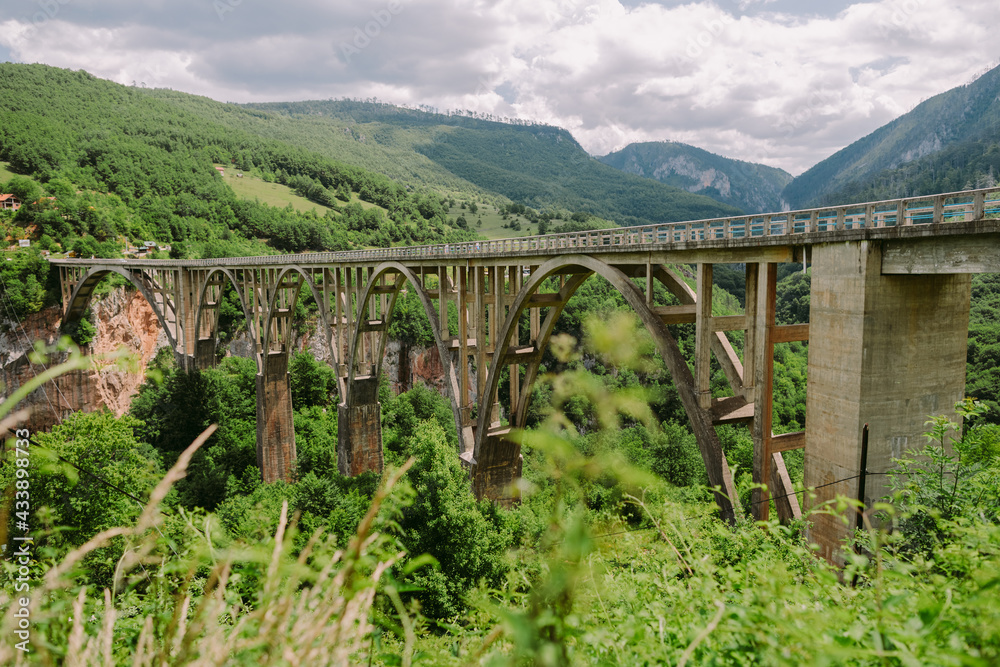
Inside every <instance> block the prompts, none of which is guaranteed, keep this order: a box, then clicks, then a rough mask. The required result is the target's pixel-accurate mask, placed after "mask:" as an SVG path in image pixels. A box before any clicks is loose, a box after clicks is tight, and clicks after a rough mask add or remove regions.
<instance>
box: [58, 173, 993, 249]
mask: <svg viewBox="0 0 1000 667" xmlns="http://www.w3.org/2000/svg"><path fill="white" fill-rule="evenodd" d="M989 216H995V217H1000V187H998V188H985V189H981V190H967V191H964V192H951V193H945V194H937V195H928V196H924V197H909V198H905V199H891V200H886V201H878V202H868V203H863V204H849V205H846V206H831V207H824V208H812V209H803V210H798V211H785V212H781V213H765V214H753V215H740V216H732V217H728V218H712V219H709V220H693V221H687V222H665V223H661V224H654V225H643V226H639V227H618V228H614V229H593V230H588V231H582V232H567V233H562V234H546V235H544V236H525V237H519V238H510V239H496V240H492V241H465V242H462V243H441V244H437V245H427V246H409V247H396V248H377V249H371V250H353V251H346V252H322V253H308V254H307V255H296V256H294V257H296V258H297V259H299V260H301V259H302V258H304V257H307V258H308V260H307V261H308V262H309V263H316V262H328V261H329V262H344V261H346V262H351V261H369V260H375V261H378V260H386V261H387V260H402V261H405V260H407V259H433V258H439V257H449V256H455V255H459V256H477V255H505V254H517V253H549V252H553V253H558V252H573V251H577V250H585V251H594V250H610V249H616V248H625V247H636V249H639V248H638V247H639V246H663V245H671V244H682V243H697V242H701V241H718V240H728V239H746V238H766V237H780V236H796V235H803V234H812V233H821V232H834V231H838V230H850V229H875V228H881V227H899V226H910V225H913V226H916V225H932V224H947V223H952V222H961V221H970V220H978V219H981V218H984V217H989ZM289 257H290V256H289V255H275V256H268V257H251V258H246V257H230V258H220V259H211V260H182V261H173V260H143V263H150V264H156V263H159V262H162V263H164V264H183V265H185V266H218V265H246V264H286V263H288V262H289ZM248 260H251V261H248ZM59 261H63V260H59ZM102 261H104V262H110V263H116V264H117V263H122V264H127V263H132V262H130V261H129V260H102Z"/></svg>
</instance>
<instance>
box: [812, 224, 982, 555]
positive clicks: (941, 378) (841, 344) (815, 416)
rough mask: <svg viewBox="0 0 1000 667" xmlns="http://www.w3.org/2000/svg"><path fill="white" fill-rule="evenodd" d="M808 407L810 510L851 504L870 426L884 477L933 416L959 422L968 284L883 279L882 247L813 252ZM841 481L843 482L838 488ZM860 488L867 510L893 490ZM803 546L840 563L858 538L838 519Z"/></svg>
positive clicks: (815, 522) (859, 244) (853, 245)
mask: <svg viewBox="0 0 1000 667" xmlns="http://www.w3.org/2000/svg"><path fill="white" fill-rule="evenodd" d="M812 258H813V267H812V292H811V297H810V298H811V307H810V314H809V319H810V327H811V331H812V332H814V335H813V336H811V339H810V342H809V366H808V399H807V404H806V449H805V485H806V487H817V490H816V497H815V498H814V499H811V500H810V499H809V498H808V497H807V498H806V501H805V504H806V509H809V508H815V507H817V506H818V505H821V504H822V503H825V502H827V501H829V500H832V499H834V498H835V497H836V496H838V495H843V496H847V497H849V498H857V495H858V481H859V480H858V479H857V476H858V474H859V472H860V470H861V468H860V466H861V439H862V432H863V430H864V426H865V424H868V425H869V438H868V443H869V444H868V465H867V469H868V471H870V472H875V473H881V472H885V471H886V470H889V469H890V468H891V467H892V465H893V464H892V459H893V458H898V457H900V456H902V455H903V454H904V453H905V452H906V450H908V449H919V448H921V447H923V446H924V445H925V444H926V442H927V440H926V438H925V437H924V436H923V433H924V432H925V431H926V430H927V426H926V425H925V422H926V421H927V419H928V416H929V415H939V414H946V415H949V416H951V417H952V418H955V412H954V404H955V402H957V401H959V400H960V399H962V398H963V395H964V391H965V363H966V341H967V338H968V329H969V301H970V293H971V280H970V276H969V275H882V273H881V267H882V246H881V244H880V243H878V242H868V241H855V242H848V243H831V244H822V245H814V246H813V248H812ZM839 480H846V481H839ZM888 482H889V480H888V478H887V477H886V476H884V475H874V476H869V477H868V478H867V480H866V494H865V495H866V498H865V501H866V503H868V504H869V506H870V504H871V503H872V502H875V501H878V500H880V499H881V498H882V497H884V496H886V495H887V494H888V493H889V491H890V489H889V485H888ZM811 520H812V525H811V528H810V530H809V539H810V540H811V541H813V542H815V543H817V544H819V545H820V548H821V553H822V555H823V556H824V557H826V558H827V559H828V560H830V561H831V562H834V563H843V555H842V553H841V551H840V548H841V547H842V545H843V540H844V538H845V537H847V536H848V535H849V534H850V533H851V532H852V531H853V529H854V517H853V515H852V516H851V521H850V522H849V525H848V526H845V525H844V523H843V522H842V521H841V520H840V519H839V518H837V517H834V516H824V515H816V516H813V517H812V519H811Z"/></svg>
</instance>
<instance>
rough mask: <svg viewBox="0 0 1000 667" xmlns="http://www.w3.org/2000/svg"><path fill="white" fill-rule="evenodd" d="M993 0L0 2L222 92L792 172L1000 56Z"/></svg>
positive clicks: (73, 44)
mask: <svg viewBox="0 0 1000 667" xmlns="http://www.w3.org/2000/svg"><path fill="white" fill-rule="evenodd" d="M991 4H992V3H968V4H956V3H954V2H951V1H950V0H880V1H878V2H858V3H856V4H847V3H846V2H842V3H833V4H831V5H829V6H830V7H835V9H836V11H833V10H830V11H826V12H822V11H819V10H818V9H817V7H819V6H820V5H816V3H811V2H805V3H800V4H793V3H790V2H786V1H784V0H777V1H775V2H750V3H746V2H744V3H740V2H737V1H736V0H720V1H719V2H716V3H712V2H688V3H682V2H663V3H636V2H633V1H629V2H628V3H627V4H622V3H620V2H619V1H618V0H499V1H494V2H489V1H486V0H366V1H364V2H353V3H328V2H321V1H320V0H298V1H295V2H285V3H281V4H277V3H266V4H265V3H255V2H251V1H250V0H179V1H175V2H171V3H167V2H165V0H161V1H150V2H124V1H123V0H113V1H104V2H97V1H96V0H39V1H38V2H36V3H34V4H30V5H27V9H26V5H25V4H24V3H14V2H7V1H0V12H3V15H6V16H12V17H14V18H12V19H9V20H7V21H5V22H3V23H0V48H6V49H9V51H10V53H11V57H12V58H14V59H17V60H21V61H25V62H45V63H48V64H52V65H57V66H61V67H70V68H73V69H87V70H88V71H91V72H92V73H94V74H96V75H98V76H104V77H107V78H110V79H113V80H116V81H119V82H121V83H131V82H132V81H136V82H145V83H146V85H148V86H166V87H171V88H175V89H177V90H184V91H188V92H193V93H198V94H203V95H208V96H210V97H213V98H215V99H220V100H227V101H266V100H295V99H309V98H328V97H338V96H352V97H369V96H373V95H375V96H378V97H380V98H381V99H384V100H387V101H392V102H397V103H402V104H428V105H431V106H434V107H437V108H440V109H447V108H469V109H474V110H477V111H483V112H490V113H496V114H501V115H507V116H519V117H522V118H531V119H535V120H539V121H543V122H550V123H553V124H557V125H560V126H563V127H566V128H567V129H569V130H570V131H572V132H573V134H574V136H576V137H577V139H578V140H579V141H580V142H581V143H582V144H583V145H584V147H585V148H587V149H588V150H589V151H591V152H593V153H597V154H600V153H605V152H608V151H610V150H613V149H615V148H620V147H621V146H623V145H624V144H626V143H628V142H630V141H637V140H661V139H671V140H677V141H684V142H687V143H692V144H695V145H697V146H700V147H703V148H706V149H708V150H711V151H714V152H718V153H721V154H724V155H728V156H731V157H737V158H741V159H748V160H755V161H764V162H767V163H768V164H773V165H775V166H780V167H784V168H786V169H788V170H789V171H792V172H793V173H796V172H799V171H802V170H803V169H805V168H807V167H809V166H811V165H812V164H814V163H815V162H817V161H818V160H820V159H822V158H824V157H826V156H828V155H830V154H831V153H833V152H835V151H836V150H839V149H840V148H842V147H843V146H845V145H847V144H848V143H850V142H852V141H854V140H856V139H858V138H860V137H861V136H863V135H865V134H867V133H868V132H871V131H872V130H874V129H876V128H877V127H879V126H881V125H883V124H884V123H886V122H888V121H889V120H891V119H892V118H894V117H896V116H898V115H899V114H901V113H903V112H905V111H907V110H908V109H910V108H912V107H913V106H914V105H915V104H916V103H917V102H919V101H920V100H921V99H925V98H927V97H929V96H931V95H934V94H936V93H939V92H943V91H944V90H947V89H949V88H952V87H954V86H956V85H959V84H962V83H966V82H967V81H968V80H969V79H970V78H971V77H972V76H973V74H974V73H976V72H978V71H981V70H982V69H983V68H984V66H986V65H988V64H990V63H995V62H996V61H997V60H998V59H1000V43H997V42H996V40H992V39H990V35H989V29H990V27H991V26H993V25H994V24H995V23H996V19H997V18H998V16H997V14H998V11H997V8H996V7H991V6H989V5H991ZM5 5H7V6H8V7H5ZM812 5H816V7H813V6H812ZM796 7H800V8H801V9H799V10H796V9H795V8H796ZM970 44H975V45H976V48H974V49H970V48H968V47H969V45H970Z"/></svg>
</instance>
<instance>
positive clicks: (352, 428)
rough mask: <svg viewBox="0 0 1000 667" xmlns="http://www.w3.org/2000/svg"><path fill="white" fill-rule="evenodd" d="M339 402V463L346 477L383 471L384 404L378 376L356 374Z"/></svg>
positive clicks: (341, 472) (338, 465) (342, 473)
mask: <svg viewBox="0 0 1000 667" xmlns="http://www.w3.org/2000/svg"><path fill="white" fill-rule="evenodd" d="M346 398H347V400H346V402H344V403H341V404H340V405H338V406H337V467H338V468H339V469H340V474H341V475H344V476H345V477H354V476H355V475H360V474H361V473H363V472H367V471H369V470H374V471H375V472H382V465H383V462H384V461H383V457H382V404H381V403H379V400H378V378H377V377H374V376H366V377H356V378H354V382H353V383H352V384H351V386H350V387H349V388H348V390H347V397H346Z"/></svg>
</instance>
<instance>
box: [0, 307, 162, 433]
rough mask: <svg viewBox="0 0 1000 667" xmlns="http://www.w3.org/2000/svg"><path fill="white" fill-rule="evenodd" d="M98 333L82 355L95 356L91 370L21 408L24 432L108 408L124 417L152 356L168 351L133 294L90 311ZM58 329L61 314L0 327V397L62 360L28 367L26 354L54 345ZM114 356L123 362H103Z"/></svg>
mask: <svg viewBox="0 0 1000 667" xmlns="http://www.w3.org/2000/svg"><path fill="white" fill-rule="evenodd" d="M92 310H93V314H94V324H95V326H96V329H97V331H96V333H95V335H94V340H93V341H92V342H91V344H90V345H88V346H87V347H86V351H87V352H89V353H90V354H92V355H94V356H95V363H94V366H93V367H92V368H90V369H87V370H82V371H73V372H70V373H67V374H65V375H63V376H62V377H59V378H57V379H56V380H54V381H51V382H47V383H46V384H45V385H44V386H43V387H42V389H39V390H36V391H35V392H33V393H32V394H30V395H29V396H28V398H27V399H25V401H24V402H23V403H22V406H21V407H22V408H27V409H28V410H29V411H30V416H29V419H28V422H27V426H28V427H29V428H31V429H32V430H47V429H49V428H51V427H52V425H53V424H56V423H58V422H60V421H62V419H63V418H64V417H65V416H66V415H68V414H71V413H73V412H75V411H77V410H84V411H88V412H89V411H93V410H99V409H101V408H107V409H108V410H111V411H112V412H114V413H115V414H116V415H119V416H120V415H122V414H124V413H125V412H126V411H127V410H128V408H129V405H130V403H131V401H132V396H134V395H135V393H136V392H137V391H138V389H139V386H140V385H141V384H142V383H143V382H144V381H145V378H146V368H147V366H148V365H149V362H150V361H152V359H153V357H155V356H156V352H157V350H158V349H160V348H161V347H164V346H166V345H167V337H166V335H165V334H164V333H163V330H162V328H161V327H160V323H159V321H158V320H157V319H156V315H155V314H154V313H153V310H152V308H150V306H149V304H148V303H146V300H145V299H144V298H143V297H142V296H141V295H140V294H139V293H138V292H136V291H134V290H126V289H124V288H116V289H114V290H112V291H111V292H110V293H109V294H107V295H106V296H104V297H103V298H101V299H95V300H94V302H93V305H92ZM61 324H62V322H61V315H60V309H59V308H46V309H45V310H43V311H41V312H39V313H35V314H34V315H29V316H28V317H27V318H26V319H25V320H24V321H23V322H20V323H16V322H12V321H10V320H4V321H2V322H0V382H2V383H3V388H2V394H3V396H4V397H6V396H8V395H10V394H11V393H12V392H13V391H15V390H16V389H17V388H18V387H20V386H21V385H23V384H24V383H25V382H28V381H29V380H31V379H32V378H33V377H35V376H36V375H37V374H40V373H42V372H43V371H44V370H45V369H46V368H47V367H50V366H52V365H54V364H58V363H60V362H62V361H64V360H65V359H66V355H65V354H54V355H52V356H51V357H50V358H49V359H48V360H47V362H46V363H45V364H41V363H32V362H31V361H30V360H29V356H28V355H29V353H30V352H31V351H32V350H33V346H34V343H35V341H44V342H45V343H46V344H47V345H54V344H55V343H56V342H57V341H58V339H59V327H60V325H61ZM117 351H124V352H125V353H127V355H128V356H127V357H124V356H123V357H120V358H119V359H118V360H109V359H106V358H102V357H106V356H107V355H110V354H112V353H114V352H117Z"/></svg>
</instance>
